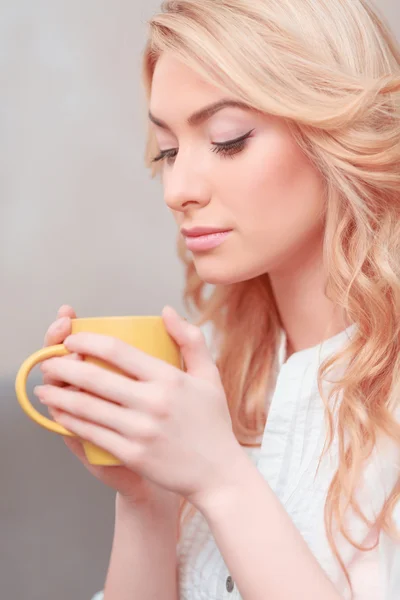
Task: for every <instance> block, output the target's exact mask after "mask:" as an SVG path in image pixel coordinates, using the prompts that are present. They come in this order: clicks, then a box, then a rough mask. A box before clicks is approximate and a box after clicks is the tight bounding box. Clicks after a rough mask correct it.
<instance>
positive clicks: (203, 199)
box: [163, 157, 211, 213]
mask: <svg viewBox="0 0 400 600" xmlns="http://www.w3.org/2000/svg"><path fill="white" fill-rule="evenodd" d="M163 187H164V201H165V203H166V205H167V206H168V208H170V209H171V210H172V211H175V212H181V213H185V212H188V211H190V210H192V209H196V208H197V209H198V208H203V207H204V206H207V204H208V203H209V202H210V197H211V195H210V189H209V184H208V182H207V177H206V176H205V174H204V173H202V172H200V170H199V168H198V166H197V167H196V165H193V164H188V161H187V160H186V161H184V160H183V159H182V160H179V158H178V157H177V158H176V160H175V162H174V164H173V166H172V167H169V169H167V172H165V173H164V177H163Z"/></svg>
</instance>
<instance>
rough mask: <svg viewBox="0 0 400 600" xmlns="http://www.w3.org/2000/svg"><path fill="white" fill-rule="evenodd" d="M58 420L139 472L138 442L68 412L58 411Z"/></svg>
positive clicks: (139, 447)
mask: <svg viewBox="0 0 400 600" xmlns="http://www.w3.org/2000/svg"><path fill="white" fill-rule="evenodd" d="M58 422H59V423H61V425H63V426H64V427H65V428H66V429H68V430H69V431H71V432H72V433H74V434H75V435H76V436H78V437H79V438H81V439H83V440H86V441H88V442H91V443H92V444H95V445H96V446H98V447H99V448H102V449H103V450H105V451H106V452H109V453H110V454H112V455H113V456H115V457H116V458H117V459H119V460H120V461H121V462H122V463H123V464H128V465H129V466H130V467H131V468H136V470H137V471H138V472H139V466H140V462H141V460H140V459H141V457H142V456H143V448H142V445H141V444H140V443H135V442H133V441H132V440H129V439H127V438H124V437H123V436H121V435H119V434H118V433H116V432H115V431H113V430H111V429H107V428H105V427H100V426H98V425H96V424H94V423H91V422H89V421H82V420H81V419H78V418H77V417H74V416H73V415H70V414H69V413H60V415H59V417H58Z"/></svg>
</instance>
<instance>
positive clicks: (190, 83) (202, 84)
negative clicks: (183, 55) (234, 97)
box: [150, 52, 224, 114]
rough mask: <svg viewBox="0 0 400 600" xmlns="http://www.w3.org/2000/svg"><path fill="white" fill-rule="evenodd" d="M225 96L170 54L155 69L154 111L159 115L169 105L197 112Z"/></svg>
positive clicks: (166, 54) (162, 56)
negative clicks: (197, 109) (204, 105)
mask: <svg viewBox="0 0 400 600" xmlns="http://www.w3.org/2000/svg"><path fill="white" fill-rule="evenodd" d="M223 96H224V93H223V91H222V90H220V89H218V88H217V87H216V86H214V85H212V84H211V83H209V82H208V81H205V80H204V79H203V78H202V77H201V75H199V74H198V73H197V72H196V71H194V70H193V69H191V68H190V67H189V66H188V65H185V64H184V63H183V62H182V61H180V60H179V59H178V58H177V57H175V56H174V55H172V54H170V53H167V52H165V53H163V54H162V55H161V57H160V58H159V59H158V61H157V64H156V66H155V70H154V75H153V80H152V88H151V97H150V110H151V112H152V113H154V114H157V113H159V112H160V111H161V110H163V111H164V110H165V108H166V106H167V105H169V104H174V105H175V106H178V105H181V104H184V105H185V106H189V107H190V108H192V109H193V110H195V109H196V108H199V107H201V106H202V105H203V104H205V103H207V102H214V101H215V102H216V101H218V100H220V99H221V98H222V97H223Z"/></svg>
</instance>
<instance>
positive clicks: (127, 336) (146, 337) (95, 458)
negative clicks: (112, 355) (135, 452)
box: [15, 316, 183, 466]
mask: <svg viewBox="0 0 400 600" xmlns="http://www.w3.org/2000/svg"><path fill="white" fill-rule="evenodd" d="M80 331H88V332H91V333H100V334H102V335H109V336H112V337H116V338H119V339H121V340H122V341H124V342H126V343H127V344H130V345H131V346H134V347H135V348H138V349H139V350H142V351H143V352H146V353H147V354H150V355H151V356H154V357H156V358H160V359H162V360H165V361H166V362H168V363H170V364H171V365H173V366H175V367H177V368H179V369H182V368H183V365H182V359H181V354H180V350H179V347H178V345H177V344H176V342H175V341H174V340H173V339H172V338H171V336H170V335H169V334H168V332H167V330H166V328H165V325H164V322H163V320H162V317H152V316H144V317H140V316H135V317H89V318H85V319H72V333H73V334H74V333H78V332H80ZM66 354H69V352H68V350H67V349H66V347H65V346H64V344H59V345H57V346H49V347H47V348H42V349H41V350H39V351H38V352H35V353H34V354H32V355H31V356H29V357H28V358H27V359H26V360H25V361H24V362H23V364H22V365H21V367H20V369H19V371H18V374H17V377H16V380H15V391H16V395H17V398H18V401H19V403H20V405H21V407H22V409H23V410H24V412H25V413H26V414H27V415H28V417H30V418H31V419H32V420H33V421H36V423H38V425H40V426H41V427H44V428H45V429H48V430H49V431H53V432H54V433H58V434H59V435H65V436H71V437H75V434H74V433H72V432H70V431H68V430H67V429H65V428H64V427H63V426H62V425H60V424H59V423H56V422H55V421H52V420H51V419H48V418H47V417H45V416H43V415H42V414H41V413H40V412H39V411H37V410H36V409H35V408H34V407H33V406H32V404H31V402H30V400H29V398H28V395H27V393H26V382H27V379H28V375H29V373H30V371H31V370H32V369H33V367H34V366H35V365H37V364H38V363H40V362H42V361H44V360H47V359H49V358H53V357H55V356H65V355H66ZM83 360H86V361H88V362H92V363H95V364H98V365H100V366H101V367H104V368H106V369H109V370H111V371H115V372H117V373H118V372H120V371H119V370H118V369H116V368H115V367H113V366H111V365H109V364H107V363H105V362H104V361H100V360H99V359H96V358H93V357H89V356H87V357H84V359H83ZM105 402H107V400H105ZM82 444H83V448H84V451H85V455H86V457H87V459H88V461H89V462H90V464H92V465H103V466H111V465H120V464H121V462H120V461H119V460H118V459H117V458H115V457H114V456H112V455H111V454H110V453H109V452H106V451H105V450H103V449H102V448H99V447H98V446H95V445H94V444H92V443H90V442H87V441H85V440H82Z"/></svg>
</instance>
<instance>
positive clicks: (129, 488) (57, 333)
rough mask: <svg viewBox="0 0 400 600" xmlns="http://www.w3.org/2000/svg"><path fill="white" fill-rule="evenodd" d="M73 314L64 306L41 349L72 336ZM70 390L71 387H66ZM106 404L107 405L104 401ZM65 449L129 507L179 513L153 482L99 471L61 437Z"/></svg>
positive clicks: (76, 443)
mask: <svg viewBox="0 0 400 600" xmlns="http://www.w3.org/2000/svg"><path fill="white" fill-rule="evenodd" d="M75 318H76V314H75V311H74V310H73V308H71V307H70V306H67V305H63V306H62V307H61V308H60V309H59V311H58V314H57V319H56V321H54V322H53V323H52V324H51V325H50V327H49V329H48V330H47V332H46V335H45V339H44V346H53V345H56V344H62V343H63V342H64V340H65V338H66V337H68V336H69V335H70V334H71V319H75ZM67 357H68V358H69V359H70V360H82V357H80V356H78V355H76V354H70V355H67ZM43 383H44V384H47V385H56V386H63V385H64V384H63V382H61V381H57V380H54V379H50V378H49V377H48V376H44V377H43ZM68 387H71V386H68ZM105 402H107V401H106V400H105ZM49 410H50V414H51V416H52V417H53V418H54V420H55V421H57V416H58V415H59V411H57V410H54V409H49ZM64 441H65V443H66V445H67V446H68V448H69V449H70V450H71V452H73V454H75V456H77V457H78V459H79V460H80V461H81V462H82V463H83V465H84V466H85V467H86V469H87V470H88V471H89V472H90V473H91V474H92V475H94V476H95V477H96V478H97V479H100V480H101V481H102V482H103V483H105V484H106V485H107V486H109V487H111V488H114V489H115V490H116V491H117V492H119V494H120V495H121V496H123V497H124V499H126V500H127V501H128V502H129V503H132V504H133V505H135V506H138V505H146V506H148V507H149V508H151V509H152V508H154V509H155V510H159V509H161V510H163V511H165V510H167V511H168V510H169V509H171V510H176V511H177V510H178V507H179V496H178V495H177V494H174V493H173V492H170V491H169V490H166V489H164V488H162V487H160V486H158V485H156V484H154V483H153V482H151V481H149V480H148V479H145V478H144V477H141V476H140V475H138V474H137V473H135V472H134V471H132V470H130V469H128V468H127V467H124V466H110V467H101V466H94V465H91V464H90V463H89V462H88V461H87V459H86V456H85V453H84V451H83V447H82V443H81V442H80V440H79V439H78V438H76V437H67V436H65V437H64Z"/></svg>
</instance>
